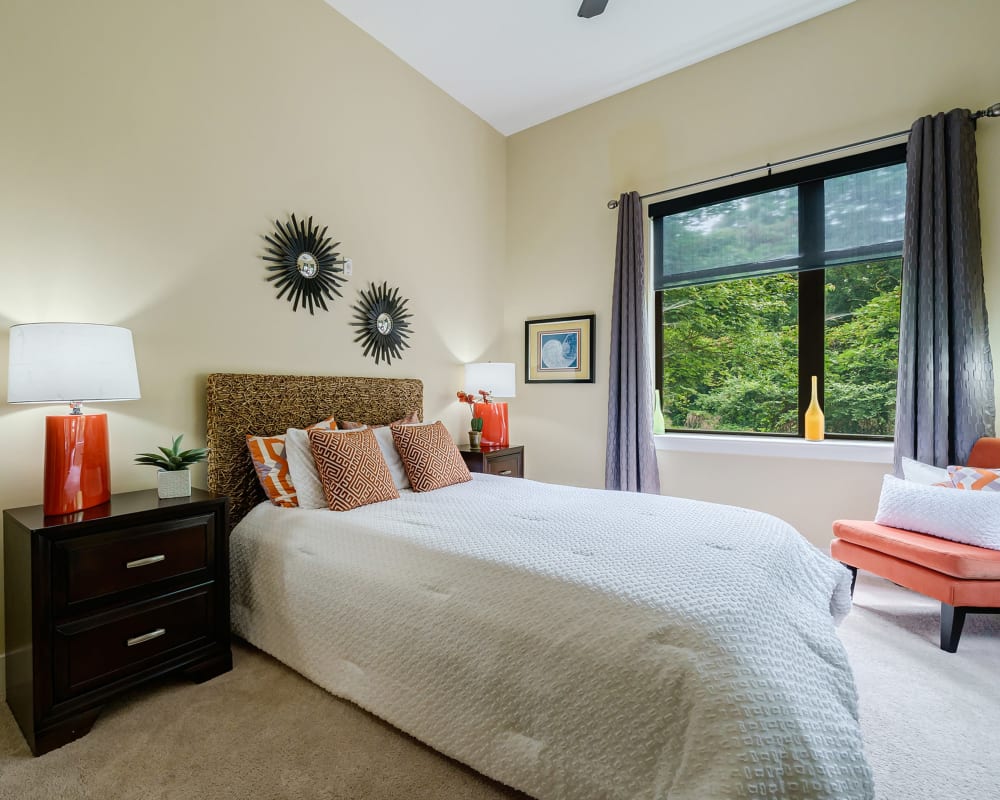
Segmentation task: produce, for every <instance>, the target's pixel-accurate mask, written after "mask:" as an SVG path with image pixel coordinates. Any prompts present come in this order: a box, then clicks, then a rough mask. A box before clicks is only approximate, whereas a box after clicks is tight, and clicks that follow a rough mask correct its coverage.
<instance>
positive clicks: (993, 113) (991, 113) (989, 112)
mask: <svg viewBox="0 0 1000 800" xmlns="http://www.w3.org/2000/svg"><path fill="white" fill-rule="evenodd" d="M982 117H1000V103H994V104H993V105H991V106H990V107H989V108H984V109H982V110H980V111H977V112H975V113H974V114H973V115H972V119H973V121H975V120H977V119H980V118H982ZM909 135H910V132H909V131H908V130H906V131H896V132H895V133H887V134H885V135H884V136H876V137H875V138H874V139H863V140H862V141H860V142H852V143H851V144H843V145H840V146H839V147H830V148H828V149H826V150H817V151H816V152H815V153H808V154H807V155H804V156H796V157H795V158H786V159H784V160H783V161H775V162H774V163H767V164H762V165H761V166H759V167H751V168H750V169H741V170H739V171H738V172H730V173H729V174H728V175H719V176H718V177H717V178H709V179H707V180H704V181H695V182H694V183H685V184H684V185H683V186H672V187H671V188H669V189H660V191H658V192H650V193H649V194H642V195H639V199H640V200H648V199H649V198H650V197H659V196H660V195H661V194H672V193H673V192H680V191H683V190H684V189H694V188H695V187H697V186H705V185H706V184H709V183H718V182H719V181H726V180H729V179H730V178H740V177H742V176H744V175H750V174H752V173H754V172H760V171H762V170H765V169H766V170H767V171H768V174H770V173H771V170H772V169H774V168H775V167H785V166H788V165H789V164H797V163H798V162H799V161H808V160H810V159H812V158H816V157H817V156H828V155H831V154H832V153H840V152H843V151H844V150H854V149H855V148H858V147H864V146H865V145H868V144H875V143H876V142H886V141H889V140H890V139H899V138H901V137H903V136H909ZM608 208H609V209H611V210H612V211H613V210H614V209H616V208H618V201H617V200H609V201H608Z"/></svg>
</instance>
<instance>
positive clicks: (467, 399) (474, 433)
mask: <svg viewBox="0 0 1000 800" xmlns="http://www.w3.org/2000/svg"><path fill="white" fill-rule="evenodd" d="M456 394H457V395H458V401H459V402H460V403H468V404H469V412H470V413H471V414H472V422H471V423H470V424H469V447H470V448H471V449H472V450H478V449H479V443H480V441H481V440H482V438H483V419H482V417H477V416H476V403H478V402H483V403H488V402H490V393H489V392H484V391H483V390H482V389H480V390H479V394H481V395H482V400H479V399H477V398H476V396H475V395H474V394H471V393H469V392H457V393H456Z"/></svg>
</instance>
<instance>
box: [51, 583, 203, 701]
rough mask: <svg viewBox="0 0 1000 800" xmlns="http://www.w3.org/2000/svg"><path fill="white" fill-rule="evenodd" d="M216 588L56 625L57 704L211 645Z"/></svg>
mask: <svg viewBox="0 0 1000 800" xmlns="http://www.w3.org/2000/svg"><path fill="white" fill-rule="evenodd" d="M213 595H214V587H213V586H211V585H208V586H206V587H203V588H201V589H198V590H195V591H193V592H185V593H184V594H182V595H179V596H176V597H170V598H164V599H161V600H158V601H152V602H149V603H144V604H142V605H141V606H135V607H133V608H132V609H130V610H128V611H125V610H123V611H119V612H114V613H108V614H101V615H99V616H96V617H92V618H88V619H86V620H81V621H78V622H73V623H67V624H65V625H59V626H56V635H55V640H54V642H53V646H54V655H55V662H56V664H58V665H60V666H59V667H58V668H57V670H56V672H55V674H54V676H53V677H54V679H55V686H54V689H55V697H56V700H64V699H66V698H68V697H71V696H72V695H75V694H80V693H81V692H85V691H87V690H88V689H92V688H94V687H96V686H100V685H103V684H105V683H109V682H110V681H113V680H115V679H117V678H119V677H122V676H124V675H128V674H129V673H131V672H136V671H138V670H140V669H142V668H143V667H145V666H148V665H150V664H154V663H156V662H157V661H162V660H163V658H164V657H168V658H169V657H170V655H171V653H170V651H175V652H176V653H177V654H181V653H183V652H184V651H185V650H190V649H192V648H194V647H197V646H198V645H200V644H205V643H207V642H209V641H210V640H211V637H212V636H213V631H214V628H215V620H214V610H213V603H214V597H213Z"/></svg>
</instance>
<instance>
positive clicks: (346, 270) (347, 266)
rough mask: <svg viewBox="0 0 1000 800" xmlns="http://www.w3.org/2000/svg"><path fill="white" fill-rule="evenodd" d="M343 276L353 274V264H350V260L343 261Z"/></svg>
mask: <svg viewBox="0 0 1000 800" xmlns="http://www.w3.org/2000/svg"><path fill="white" fill-rule="evenodd" d="M344 274H345V275H353V274H354V264H353V263H351V259H349V258H348V259H347V260H346V261H344Z"/></svg>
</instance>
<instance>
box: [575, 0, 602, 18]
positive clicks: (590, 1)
mask: <svg viewBox="0 0 1000 800" xmlns="http://www.w3.org/2000/svg"><path fill="white" fill-rule="evenodd" d="M607 7H608V0H583V2H582V3H580V10H579V11H577V12H576V15H577V16H578V17H583V18H584V19H590V18H591V17H596V16H597V15H598V14H603V13H604V9H605V8H607Z"/></svg>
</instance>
